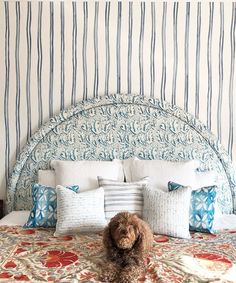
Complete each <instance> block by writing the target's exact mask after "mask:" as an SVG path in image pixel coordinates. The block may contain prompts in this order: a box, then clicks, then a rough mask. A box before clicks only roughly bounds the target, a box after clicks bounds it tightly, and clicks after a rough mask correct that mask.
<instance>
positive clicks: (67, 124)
mask: <svg viewBox="0 0 236 283" xmlns="http://www.w3.org/2000/svg"><path fill="white" fill-rule="evenodd" d="M131 156H138V157H139V158H142V159H165V160H176V161H178V160H187V159H198V160H200V162H201V166H200V170H209V169H213V170H216V171H217V175H218V182H219V188H218V190H219V191H218V193H219V196H220V197H219V203H220V205H221V208H222V211H224V212H225V213H230V212H232V211H233V206H234V209H235V205H234V204H233V203H234V200H235V192H236V181H235V180H236V178H235V170H234V167H233V164H232V162H231V159H230V157H229V155H228V154H227V152H226V151H225V150H224V148H223V147H222V146H221V145H220V143H219V142H218V140H217V139H216V138H215V137H214V136H213V135H212V133H211V132H210V131H209V130H208V129H207V127H206V126H205V125H204V124H203V123H201V122H200V121H199V120H198V119H196V118H195V117H194V116H192V115H191V114H189V113H186V112H185V111H184V110H182V109H180V108H179V107H177V106H175V105H174V106H172V105H171V104H169V103H167V102H166V101H162V100H159V99H154V98H145V97H143V96H136V95H131V94H126V95H120V94H115V95H110V96H105V97H101V98H98V99H88V100H87V101H81V102H79V103H78V104H77V105H76V106H73V107H71V108H69V109H66V110H64V111H62V112H60V113H59V114H58V115H56V116H55V117H53V118H51V119H50V120H49V122H47V123H46V124H45V125H43V126H42V127H41V128H40V129H38V131H37V132H36V133H35V134H34V135H33V136H32V137H31V138H30V140H29V141H28V142H27V144H26V145H25V146H24V148H23V149H22V151H21V153H20V155H19V157H18V159H17V161H16V164H15V166H14V168H13V171H12V175H11V177H10V179H9V186H8V191H7V210H8V212H10V211H12V210H22V209H29V208H30V206H31V185H32V183H34V182H37V172H38V170H39V169H48V168H49V164H50V160H52V159H62V160H81V159H87V160H111V159H113V158H119V159H126V158H128V157H131Z"/></svg>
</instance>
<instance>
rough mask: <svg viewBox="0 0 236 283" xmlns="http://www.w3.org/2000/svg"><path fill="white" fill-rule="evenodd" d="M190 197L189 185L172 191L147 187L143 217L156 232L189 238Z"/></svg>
mask: <svg viewBox="0 0 236 283" xmlns="http://www.w3.org/2000/svg"><path fill="white" fill-rule="evenodd" d="M190 197H191V188H189V187H184V188H182V189H179V190H176V191H171V192H162V191H161V190H152V189H150V188H145V189H144V207H143V219H144V220H145V221H147V222H148V223H149V225H150V227H151V229H152V231H153V232H154V233H157V234H164V235H169V236H172V237H180V238H186V239H188V238H190V233H189V206H190Z"/></svg>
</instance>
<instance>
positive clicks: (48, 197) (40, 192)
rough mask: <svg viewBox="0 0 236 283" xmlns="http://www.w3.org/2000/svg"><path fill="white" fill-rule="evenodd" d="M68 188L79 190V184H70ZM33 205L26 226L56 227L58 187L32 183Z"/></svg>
mask: <svg viewBox="0 0 236 283" xmlns="http://www.w3.org/2000/svg"><path fill="white" fill-rule="evenodd" d="M67 188H68V189H70V190H72V191H74V192H77V191H78V189H79V186H69V187H67ZM32 198H33V207H32V209H31V211H30V215H29V218H28V221H27V223H26V224H25V225H24V228H36V227H45V228H52V227H56V222H57V193H56V188H52V187H47V186H44V185H41V184H33V185H32Z"/></svg>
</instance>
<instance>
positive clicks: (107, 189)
mask: <svg viewBox="0 0 236 283" xmlns="http://www.w3.org/2000/svg"><path fill="white" fill-rule="evenodd" d="M148 181H149V178H148V177H146V178H143V179H142V180H140V181H137V182H130V183H126V182H118V181H114V180H109V179H104V178H103V177H100V176H99V177H98V184H99V186H100V187H103V188H104V194H105V206H104V209H105V216H106V219H107V220H108V221H109V220H110V219H111V218H112V217H113V216H115V215H116V214H117V213H119V212H121V211H129V212H131V213H137V214H138V215H140V216H142V211H143V189H144V188H145V187H147V186H148Z"/></svg>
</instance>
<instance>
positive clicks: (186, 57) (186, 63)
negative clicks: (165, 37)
mask: <svg viewBox="0 0 236 283" xmlns="http://www.w3.org/2000/svg"><path fill="white" fill-rule="evenodd" d="M189 21H190V2H187V3H186V17H185V44H184V66H185V83H184V110H185V111H188V89H189Z"/></svg>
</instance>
